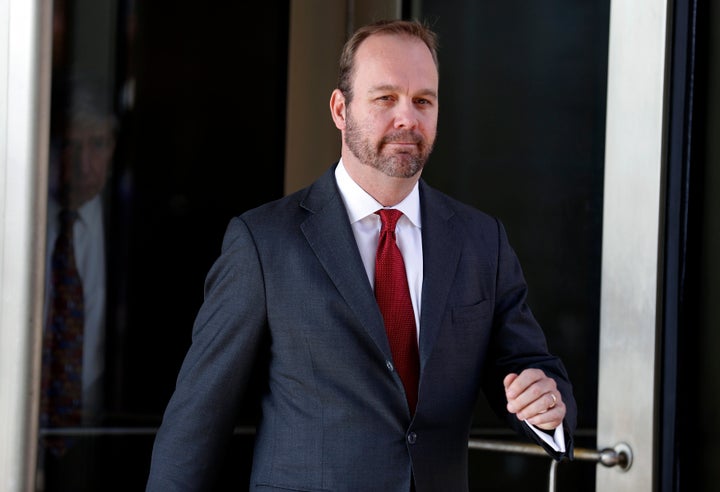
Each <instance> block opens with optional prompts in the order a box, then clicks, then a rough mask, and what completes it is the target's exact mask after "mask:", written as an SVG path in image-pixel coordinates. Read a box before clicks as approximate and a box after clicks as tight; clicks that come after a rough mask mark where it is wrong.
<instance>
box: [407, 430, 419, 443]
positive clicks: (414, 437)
mask: <svg viewBox="0 0 720 492" xmlns="http://www.w3.org/2000/svg"><path fill="white" fill-rule="evenodd" d="M407 441H408V443H410V444H415V441H417V434H415V433H414V432H411V433H409V434H408V435H407Z"/></svg>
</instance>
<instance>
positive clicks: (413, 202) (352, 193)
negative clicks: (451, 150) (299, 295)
mask: <svg viewBox="0 0 720 492" xmlns="http://www.w3.org/2000/svg"><path fill="white" fill-rule="evenodd" d="M335 180H336V181H337V185H338V188H339V189H340V195H341V196H342V199H343V203H344V204H345V210H347V213H348V218H349V219H350V225H351V226H352V229H353V233H354V234H355V241H357V244H358V249H359V250H360V256H361V257H362V261H363V265H365V272H366V273H367V276H368V280H369V281H370V285H371V286H374V284H375V255H376V252H377V245H378V241H379V238H380V226H381V221H380V216H379V215H377V214H376V213H375V212H376V211H377V210H379V209H381V208H385V207H383V206H382V205H381V204H380V203H379V202H378V201H377V200H375V199H374V198H373V197H372V196H370V194H368V193H367V192H366V191H365V190H363V189H362V188H361V187H360V185H358V184H357V183H356V182H355V181H353V179H352V178H351V177H350V175H349V174H348V172H347V170H346V169H345V166H344V165H343V162H342V159H340V162H339V163H338V165H337V168H336V169H335ZM390 208H396V209H398V210H400V211H401V212H402V213H403V216H402V217H400V219H399V220H398V223H397V227H396V229H395V240H396V242H397V245H398V248H399V249H400V252H401V253H402V256H403V261H404V263H405V271H406V273H407V276H408V286H409V287H410V298H411V300H412V304H413V311H414V312H415V326H416V328H417V336H418V344H419V340H420V306H421V294H422V283H423V256H422V234H421V228H422V221H421V217H420V192H419V191H418V185H417V183H416V184H415V187H414V188H413V189H412V191H411V192H410V194H409V195H408V196H407V197H405V199H404V200H403V201H401V202H400V203H398V204H397V205H395V206H393V207H390ZM526 423H527V424H528V426H529V427H530V428H531V429H532V430H533V431H534V432H535V433H536V434H537V435H538V436H540V438H541V439H542V440H543V441H545V442H546V443H548V445H550V446H551V447H552V448H553V449H555V450H556V451H561V452H564V451H565V436H564V433H563V426H562V424H560V426H559V427H558V428H557V429H555V432H554V436H550V435H548V434H547V433H545V432H543V431H541V430H540V429H538V428H536V427H535V426H533V425H532V424H530V423H529V422H527V421H526ZM553 437H554V439H553Z"/></svg>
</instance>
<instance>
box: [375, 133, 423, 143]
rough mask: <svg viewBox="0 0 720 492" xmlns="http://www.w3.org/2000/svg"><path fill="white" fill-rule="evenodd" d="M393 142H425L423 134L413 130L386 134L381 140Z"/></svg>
mask: <svg viewBox="0 0 720 492" xmlns="http://www.w3.org/2000/svg"><path fill="white" fill-rule="evenodd" d="M393 142H410V143H414V144H420V143H422V142H424V139H423V137H422V135H420V134H419V133H417V132H414V131H412V130H398V131H396V132H393V133H390V134H388V135H385V136H384V137H383V139H382V140H381V141H380V143H381V144H387V143H393Z"/></svg>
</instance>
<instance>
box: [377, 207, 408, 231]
mask: <svg viewBox="0 0 720 492" xmlns="http://www.w3.org/2000/svg"><path fill="white" fill-rule="evenodd" d="M375 213H376V214H378V215H379V216H380V220H381V221H382V228H381V230H380V232H395V226H396V225H397V221H398V220H400V217H401V216H402V214H403V213H402V212H401V211H400V210H398V209H396V208H381V209H380V210H378V211H377V212H375Z"/></svg>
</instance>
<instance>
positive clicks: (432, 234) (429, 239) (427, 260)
mask: <svg viewBox="0 0 720 492" xmlns="http://www.w3.org/2000/svg"><path fill="white" fill-rule="evenodd" d="M420 185H421V186H420V209H421V213H422V245H423V287H422V306H421V309H420V367H421V369H422V368H423V367H424V366H425V363H426V362H427V360H428V358H429V357H430V355H431V353H432V349H433V347H434V346H435V340H436V339H437V336H438V333H439V331H440V326H441V325H442V316H443V314H444V313H445V308H446V306H447V300H448V295H449V293H450V287H451V286H452V283H453V279H454V278H455V270H456V268H457V264H458V261H459V258H460V248H461V246H460V244H461V241H460V238H459V237H458V233H457V231H456V230H455V228H454V227H453V225H452V222H451V218H452V216H453V214H454V211H453V210H452V209H451V208H450V207H449V206H448V205H447V204H446V202H445V201H444V200H442V199H441V197H440V195H439V194H438V193H437V192H436V191H435V190H433V189H431V188H430V187H428V186H427V185H425V183H424V182H423V181H420Z"/></svg>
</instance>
